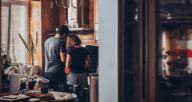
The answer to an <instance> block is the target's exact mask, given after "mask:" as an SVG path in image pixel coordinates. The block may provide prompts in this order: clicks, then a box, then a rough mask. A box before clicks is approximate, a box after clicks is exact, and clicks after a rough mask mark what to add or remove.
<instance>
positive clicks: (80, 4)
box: [55, 0, 83, 8]
mask: <svg viewBox="0 0 192 102" xmlns="http://www.w3.org/2000/svg"><path fill="white" fill-rule="evenodd" d="M61 1H62V6H59V4H58V2H57V0H55V3H56V5H57V6H58V7H63V8H69V6H70V4H71V6H72V7H73V8H79V7H81V6H82V5H83V0H80V3H79V5H78V6H74V4H73V0H71V2H70V0H66V1H67V2H66V4H64V0H61Z"/></svg>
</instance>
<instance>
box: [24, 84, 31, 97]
mask: <svg viewBox="0 0 192 102" xmlns="http://www.w3.org/2000/svg"><path fill="white" fill-rule="evenodd" d="M28 85H29V83H28V82H27V83H26V89H25V91H24V94H25V95H26V94H27V93H28V92H29V91H30V90H29V87H28Z"/></svg>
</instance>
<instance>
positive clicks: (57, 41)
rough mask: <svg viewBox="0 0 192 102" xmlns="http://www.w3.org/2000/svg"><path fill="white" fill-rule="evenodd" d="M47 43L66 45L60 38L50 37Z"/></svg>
mask: <svg viewBox="0 0 192 102" xmlns="http://www.w3.org/2000/svg"><path fill="white" fill-rule="evenodd" d="M45 43H58V44H59V43H65V41H64V40H62V39H60V38H55V37H50V38H48V39H47V40H46V41H45Z"/></svg>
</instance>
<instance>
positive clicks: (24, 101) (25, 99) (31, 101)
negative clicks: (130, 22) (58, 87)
mask: <svg viewBox="0 0 192 102" xmlns="http://www.w3.org/2000/svg"><path fill="white" fill-rule="evenodd" d="M49 93H51V94H53V95H54V97H55V100H41V99H40V98H31V97H30V96H25V95H24V94H19V95H13V96H17V97H18V98H17V99H3V96H5V95H10V93H9V92H4V93H0V102H73V100H75V99H76V98H77V95H76V94H72V93H66V92H57V91H49Z"/></svg>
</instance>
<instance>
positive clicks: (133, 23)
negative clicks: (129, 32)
mask: <svg viewBox="0 0 192 102" xmlns="http://www.w3.org/2000/svg"><path fill="white" fill-rule="evenodd" d="M136 24H137V22H127V23H126V25H136Z"/></svg>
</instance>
